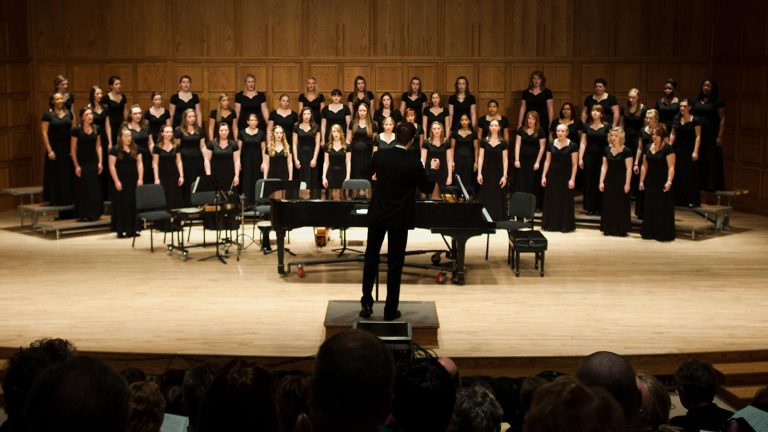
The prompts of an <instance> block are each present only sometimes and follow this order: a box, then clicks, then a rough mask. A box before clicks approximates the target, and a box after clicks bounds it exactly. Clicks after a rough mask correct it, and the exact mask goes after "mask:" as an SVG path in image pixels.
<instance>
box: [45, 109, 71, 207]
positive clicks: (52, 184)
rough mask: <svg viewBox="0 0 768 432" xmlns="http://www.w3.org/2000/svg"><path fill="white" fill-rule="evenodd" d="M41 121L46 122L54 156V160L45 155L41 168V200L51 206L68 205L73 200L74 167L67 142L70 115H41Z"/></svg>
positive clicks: (50, 112)
mask: <svg viewBox="0 0 768 432" xmlns="http://www.w3.org/2000/svg"><path fill="white" fill-rule="evenodd" d="M42 121H44V122H48V143H49V144H50V145H51V149H52V150H53V152H54V153H55V154H56V160H50V159H48V155H47V154H46V155H45V163H44V166H43V200H44V201H47V202H49V203H50V204H52V205H69V204H72V202H73V199H74V177H75V167H74V164H73V163H72V157H71V156H70V153H71V146H70V142H69V138H70V131H71V129H72V113H71V112H70V111H67V112H66V113H65V114H64V116H62V117H59V116H57V115H55V114H54V113H53V111H46V112H44V113H43V118H42Z"/></svg>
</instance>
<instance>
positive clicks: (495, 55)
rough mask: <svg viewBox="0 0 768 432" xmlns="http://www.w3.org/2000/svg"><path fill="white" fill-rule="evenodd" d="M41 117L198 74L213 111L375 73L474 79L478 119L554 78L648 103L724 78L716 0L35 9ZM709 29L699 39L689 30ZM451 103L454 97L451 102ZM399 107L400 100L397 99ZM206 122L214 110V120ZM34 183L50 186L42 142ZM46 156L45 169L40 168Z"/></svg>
mask: <svg viewBox="0 0 768 432" xmlns="http://www.w3.org/2000/svg"><path fill="white" fill-rule="evenodd" d="M28 4H29V15H30V17H29V40H30V49H31V55H32V62H31V70H32V74H31V76H32V96H33V103H32V107H31V115H33V116H34V117H38V116H39V112H40V111H42V110H43V109H44V108H45V100H46V98H47V95H48V92H49V88H50V82H51V79H52V77H53V76H55V75H57V74H59V73H62V74H64V75H66V76H67V77H68V78H69V79H70V83H71V85H70V87H71V89H72V91H73V92H74V95H75V98H76V101H77V104H78V105H79V104H80V103H82V102H83V101H85V100H86V97H87V91H88V89H89V87H90V86H91V85H93V84H99V85H101V86H102V87H103V88H106V84H107V83H106V80H107V77H108V76H110V75H113V74H116V75H119V76H121V77H122V78H123V86H124V90H125V92H126V93H127V95H128V98H129V104H132V103H139V104H141V105H142V106H143V107H145V106H147V105H148V104H149V94H150V92H152V91H155V90H160V91H164V92H165V94H166V95H170V94H172V93H173V92H175V91H176V90H177V82H178V77H179V76H180V75H182V74H188V75H190V76H191V77H192V80H193V83H192V84H193V91H195V92H197V93H199V95H200V97H201V100H202V101H203V109H204V113H207V111H208V110H210V109H211V107H212V106H215V101H216V98H217V96H218V94H219V93H222V92H224V93H229V94H234V93H235V92H236V91H238V90H240V89H241V88H242V82H243V78H244V76H245V74H247V73H252V74H254V75H255V76H256V79H257V86H258V88H259V89H260V90H262V91H266V92H267V94H268V100H269V104H270V109H272V107H274V106H275V104H276V101H277V99H278V98H279V96H280V94H281V93H288V94H289V95H290V96H291V97H292V98H293V102H294V109H295V103H296V100H295V99H296V96H298V94H299V93H300V92H302V91H303V89H304V82H305V79H306V78H307V77H309V76H314V77H316V78H317V80H318V84H319V87H320V89H321V91H323V92H324V93H326V95H328V93H329V92H330V90H331V89H333V88H336V87H338V88H341V89H342V90H343V91H344V92H345V93H346V92H348V91H351V90H352V85H353V82H352V81H353V78H354V77H355V76H356V75H363V76H365V77H366V78H367V81H368V85H369V88H370V89H371V90H373V91H374V92H375V93H376V94H377V95H379V94H381V93H382V92H385V91H388V92H392V93H393V94H395V98H396V99H399V94H400V93H401V92H403V91H404V90H405V89H406V87H407V85H408V80H409V78H410V77H411V76H413V75H417V76H419V77H421V78H422V81H423V86H424V88H425V90H438V91H440V92H441V93H444V94H445V93H448V92H452V91H453V83H454V80H455V78H456V77H457V76H459V75H466V76H467V77H468V78H469V81H470V88H471V90H472V92H473V93H475V94H476V96H477V97H478V102H479V106H478V110H479V114H481V113H484V112H485V105H486V103H487V101H488V100H489V99H492V98H494V99H497V100H499V102H500V103H501V105H502V107H504V109H505V111H506V113H507V115H508V116H510V118H511V119H512V121H513V123H516V121H517V110H518V109H519V99H520V90H521V89H523V88H524V87H525V86H526V85H527V82H528V76H529V74H530V72H531V71H533V70H535V69H541V70H543V71H544V72H545V74H546V75H547V78H548V86H549V87H550V88H551V89H552V90H553V92H554V96H555V105H556V110H557V109H558V108H559V106H560V104H561V103H562V102H565V101H572V102H575V103H576V104H577V105H580V103H581V101H583V100H584V97H586V96H587V95H589V94H590V93H591V90H592V82H593V80H594V79H595V78H597V77H604V78H606V79H607V80H608V82H609V91H610V92H612V93H615V94H616V95H617V96H618V97H619V99H620V101H622V102H623V101H624V99H625V95H626V91H627V90H628V89H629V88H631V87H638V88H640V89H641V90H643V92H644V99H645V101H646V102H651V103H652V101H653V100H654V98H656V97H658V96H659V95H660V94H661V87H662V83H663V81H664V79H666V78H668V77H675V78H677V79H678V80H679V82H680V85H681V93H683V94H687V95H691V94H694V92H695V91H696V89H697V87H698V83H699V82H700V80H701V79H702V77H704V76H706V75H709V74H710V73H711V60H712V56H711V53H712V32H713V28H714V21H715V0H704V1H700V2H694V3H691V2H686V1H682V0H671V1H666V0H646V1H643V2H630V3H628V2H616V1H612V0H553V1H549V2H530V1H526V0H423V1H412V0H335V1H330V2H329V1H322V0H253V1H252V0H168V1H154V0H135V1H131V2H126V1H117V0H104V1H101V2H96V3H93V2H85V1H83V0H66V1H65V0H30V1H29V3H28ZM691 22H696V23H699V25H697V27H696V30H695V31H694V30H693V29H692V28H691V26H690V23H691ZM444 100H447V98H444ZM398 103H399V102H398ZM206 115H207V114H206ZM33 148H34V149H35V151H36V153H37V154H35V157H34V158H33V160H34V161H35V163H36V165H35V170H34V178H35V179H38V180H37V181H39V178H40V165H41V162H42V154H41V149H40V146H39V145H36V146H34V147H33ZM38 159H39V161H38Z"/></svg>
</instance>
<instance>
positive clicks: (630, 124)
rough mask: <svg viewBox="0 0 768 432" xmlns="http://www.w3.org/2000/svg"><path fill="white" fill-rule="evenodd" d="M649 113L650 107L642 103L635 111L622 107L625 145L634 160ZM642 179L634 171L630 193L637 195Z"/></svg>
mask: <svg viewBox="0 0 768 432" xmlns="http://www.w3.org/2000/svg"><path fill="white" fill-rule="evenodd" d="M647 113H648V107H646V106H645V105H642V106H640V107H638V109H637V110H636V111H635V112H630V111H629V108H628V107H627V106H623V107H621V116H622V118H623V119H624V145H625V146H627V148H628V149H629V151H630V152H632V159H633V160H634V158H635V155H636V154H637V147H638V145H639V143H640V139H641V138H642V131H643V126H644V125H645V114H647ZM667 130H668V131H669V129H667ZM639 181H640V176H639V175H638V174H634V173H632V181H631V182H630V188H631V189H630V194H631V195H632V196H636V195H637V184H638V183H639Z"/></svg>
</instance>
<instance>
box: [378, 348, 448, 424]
mask: <svg viewBox="0 0 768 432" xmlns="http://www.w3.org/2000/svg"><path fill="white" fill-rule="evenodd" d="M455 404H456V385H455V384H454V381H453V379H452V378H451V375H450V374H449V373H448V371H446V370H445V368H444V367H443V366H442V365H441V364H440V363H439V362H438V361H437V359H435V358H423V359H417V360H413V361H412V362H410V363H408V364H405V365H403V366H402V367H400V368H399V370H398V371H397V377H396V379H395V400H394V408H393V410H392V415H393V417H394V418H395V422H396V423H397V426H398V427H399V428H400V429H401V430H402V431H405V432H408V431H435V432H443V431H445V430H446V429H447V428H448V426H449V425H450V422H451V416H452V415H453V407H454V405H455Z"/></svg>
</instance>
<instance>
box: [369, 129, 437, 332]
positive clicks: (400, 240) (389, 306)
mask: <svg viewBox="0 0 768 432" xmlns="http://www.w3.org/2000/svg"><path fill="white" fill-rule="evenodd" d="M415 133H416V131H415V128H414V127H413V125H412V124H410V123H400V124H398V125H397V127H396V128H395V139H396V141H397V144H396V145H395V146H394V147H393V148H391V149H387V150H381V151H378V152H376V153H374V154H373V158H372V159H371V164H370V165H368V166H367V167H365V168H364V169H363V176H364V177H365V178H372V177H373V176H374V175H375V176H376V182H375V183H374V186H373V197H372V198H371V205H370V208H369V210H368V241H367V245H366V248H365V266H364V268H363V297H362V298H361V299H360V304H361V306H362V310H361V311H360V316H361V317H363V318H369V317H370V316H371V314H372V313H373V296H372V295H371V293H372V291H373V284H374V282H375V280H376V275H377V274H378V271H379V253H380V252H381V244H382V243H383V242H384V235H385V234H388V235H389V243H388V251H387V265H388V268H387V301H386V304H385V306H384V319H385V320H387V321H391V320H395V319H398V318H400V311H398V310H397V307H398V304H399V302H400V278H401V276H402V272H403V264H404V262H405V246H406V243H407V242H408V230H410V229H412V228H413V227H414V211H415V207H416V189H419V190H420V191H421V192H423V193H431V192H432V191H433V190H434V188H435V187H436V186H435V179H436V177H437V173H436V171H437V170H438V169H439V168H440V161H439V160H437V159H433V160H432V161H431V162H430V170H429V171H427V170H425V169H424V166H423V165H422V164H421V161H420V160H419V159H418V158H416V157H414V156H413V153H412V152H410V151H408V146H410V145H411V143H412V141H413V136H414V135H415Z"/></svg>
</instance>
